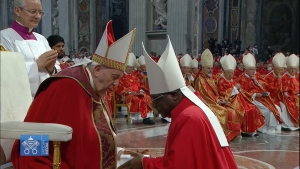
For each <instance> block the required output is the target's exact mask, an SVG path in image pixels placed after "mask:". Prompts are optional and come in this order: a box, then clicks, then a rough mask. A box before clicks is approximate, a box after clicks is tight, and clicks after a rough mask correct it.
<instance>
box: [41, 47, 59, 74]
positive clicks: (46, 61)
mask: <svg viewBox="0 0 300 169" xmlns="http://www.w3.org/2000/svg"><path fill="white" fill-rule="evenodd" d="M57 55H58V53H57V51H56V50H50V51H48V52H45V53H43V54H42V55H41V56H39V58H38V59H37V60H36V64H37V66H38V70H39V71H40V70H42V69H45V68H46V69H47V70H48V71H51V69H52V70H53V68H54V64H55V62H56V58H57ZM49 69H50V70H49Z"/></svg>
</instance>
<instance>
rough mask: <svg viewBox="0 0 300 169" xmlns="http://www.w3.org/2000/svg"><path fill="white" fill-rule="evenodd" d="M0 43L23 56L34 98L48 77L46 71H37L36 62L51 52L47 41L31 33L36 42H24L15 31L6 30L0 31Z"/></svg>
mask: <svg viewBox="0 0 300 169" xmlns="http://www.w3.org/2000/svg"><path fill="white" fill-rule="evenodd" d="M0 33H1V41H0V43H1V44H2V45H3V46H4V47H5V48H6V49H7V50H9V51H11V52H20V53H22V54H23V55H24V60H25V62H26V63H25V64H26V69H27V73H28V76H29V82H30V89H31V95H32V96H33V97H34V96H35V94H36V92H37V89H38V87H39V85H40V84H41V83H42V82H43V81H44V80H45V79H46V78H48V77H49V74H48V72H47V70H46V69H44V70H42V71H38V67H37V64H36V60H37V59H38V57H39V56H40V55H41V54H43V53H45V52H47V51H49V50H51V48H50V46H49V44H48V41H47V39H46V38H45V37H44V36H42V35H40V34H38V33H35V32H33V34H34V36H35V37H36V39H37V40H24V39H23V38H22V37H21V36H20V35H19V34H18V33H17V32H16V31H15V30H13V29H12V28H7V29H4V30H1V31H0Z"/></svg>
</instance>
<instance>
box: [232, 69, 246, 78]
mask: <svg viewBox="0 0 300 169" xmlns="http://www.w3.org/2000/svg"><path fill="white" fill-rule="evenodd" d="M244 71H245V70H244V69H243V70H241V69H239V68H237V69H235V71H234V76H233V79H234V80H236V79H238V78H239V77H240V76H241V75H242V74H243V73H244Z"/></svg>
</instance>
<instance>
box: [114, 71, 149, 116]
mask: <svg viewBox="0 0 300 169" xmlns="http://www.w3.org/2000/svg"><path fill="white" fill-rule="evenodd" d="M140 90H143V91H146V89H145V88H144V87H143V86H141V81H140V79H139V78H138V77H137V76H135V75H134V74H129V75H127V74H124V75H123V76H122V77H121V78H120V80H119V84H118V86H117V88H116V90H115V91H116V93H117V94H118V95H120V96H124V97H125V102H126V105H127V106H128V108H129V110H130V112H134V113H136V112H140V113H141V116H142V118H146V117H147V113H149V112H151V111H152V99H151V97H150V96H149V95H147V93H146V92H145V93H144V94H143V95H140V96H136V95H133V94H129V93H128V92H135V93H140Z"/></svg>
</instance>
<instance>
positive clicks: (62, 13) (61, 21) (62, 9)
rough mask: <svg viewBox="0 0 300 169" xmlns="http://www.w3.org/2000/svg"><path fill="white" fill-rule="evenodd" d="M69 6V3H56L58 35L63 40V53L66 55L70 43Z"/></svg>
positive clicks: (61, 1) (62, 0) (62, 1)
mask: <svg viewBox="0 0 300 169" xmlns="http://www.w3.org/2000/svg"><path fill="white" fill-rule="evenodd" d="M70 10H71V8H70V4H69V1H64V0H60V1H58V11H59V16H58V25H59V35H60V36H61V37H63V38H64V40H65V52H66V53H67V54H68V53H69V52H70V50H71V49H70V48H71V42H70V29H71V28H72V27H71V24H70V18H71V17H70V16H71V15H70Z"/></svg>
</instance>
